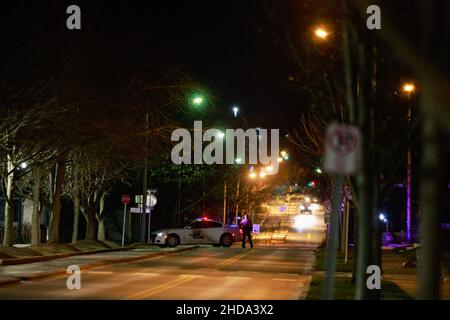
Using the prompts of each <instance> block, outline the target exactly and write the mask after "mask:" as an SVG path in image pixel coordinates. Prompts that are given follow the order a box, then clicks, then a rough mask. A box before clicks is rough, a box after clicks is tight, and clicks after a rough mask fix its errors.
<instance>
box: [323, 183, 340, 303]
mask: <svg viewBox="0 0 450 320" xmlns="http://www.w3.org/2000/svg"><path fill="white" fill-rule="evenodd" d="M343 184H344V176H342V175H338V176H337V177H336V182H335V185H334V188H333V189H334V190H333V208H332V209H333V212H332V213H331V219H330V220H331V221H330V222H331V225H330V235H329V237H328V243H327V254H326V261H325V270H326V278H325V290H324V293H323V298H324V299H326V300H331V299H333V297H334V270H335V269H336V250H337V249H338V245H339V211H340V204H341V191H342V186H343Z"/></svg>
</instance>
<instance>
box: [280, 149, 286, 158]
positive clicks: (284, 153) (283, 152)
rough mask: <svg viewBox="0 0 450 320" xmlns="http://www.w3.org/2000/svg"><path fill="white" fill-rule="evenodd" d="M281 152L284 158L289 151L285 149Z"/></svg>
mask: <svg viewBox="0 0 450 320" xmlns="http://www.w3.org/2000/svg"><path fill="white" fill-rule="evenodd" d="M280 154H281V156H282V157H283V158H284V157H285V156H286V155H287V152H286V151H284V150H282V151H281V152H280Z"/></svg>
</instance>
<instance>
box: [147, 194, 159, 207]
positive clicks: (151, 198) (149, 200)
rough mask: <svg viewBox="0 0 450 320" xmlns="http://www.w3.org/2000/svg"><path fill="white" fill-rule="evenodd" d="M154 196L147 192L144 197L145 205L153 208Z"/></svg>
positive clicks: (154, 203)
mask: <svg viewBox="0 0 450 320" xmlns="http://www.w3.org/2000/svg"><path fill="white" fill-rule="evenodd" d="M156 202H157V201H156V196H155V195H154V194H150V193H149V194H147V197H146V199H145V205H146V206H147V207H151V208H153V207H154V206H155V205H156Z"/></svg>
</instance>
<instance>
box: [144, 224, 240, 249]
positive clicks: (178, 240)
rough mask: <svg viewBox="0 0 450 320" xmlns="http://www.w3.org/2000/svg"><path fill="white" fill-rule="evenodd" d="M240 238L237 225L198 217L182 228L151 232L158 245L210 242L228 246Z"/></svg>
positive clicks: (170, 245) (154, 241)
mask: <svg viewBox="0 0 450 320" xmlns="http://www.w3.org/2000/svg"><path fill="white" fill-rule="evenodd" d="M240 240H241V233H240V229H239V227H238V226H235V225H228V224H223V223H222V222H219V221H215V220H210V219H199V220H196V221H194V222H192V223H191V224H189V225H187V226H186V227H184V228H169V229H160V230H156V231H154V232H153V233H152V241H153V243H155V244H158V245H160V246H169V247H176V246H177V245H179V244H212V245H215V246H223V247H230V246H231V245H232V244H233V242H235V241H240Z"/></svg>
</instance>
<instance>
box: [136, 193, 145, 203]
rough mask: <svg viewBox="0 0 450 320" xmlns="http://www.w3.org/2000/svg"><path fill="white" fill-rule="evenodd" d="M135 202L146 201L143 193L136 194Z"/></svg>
mask: <svg viewBox="0 0 450 320" xmlns="http://www.w3.org/2000/svg"><path fill="white" fill-rule="evenodd" d="M134 202H135V203H137V204H142V203H144V197H143V196H142V194H138V195H135V196H134Z"/></svg>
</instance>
